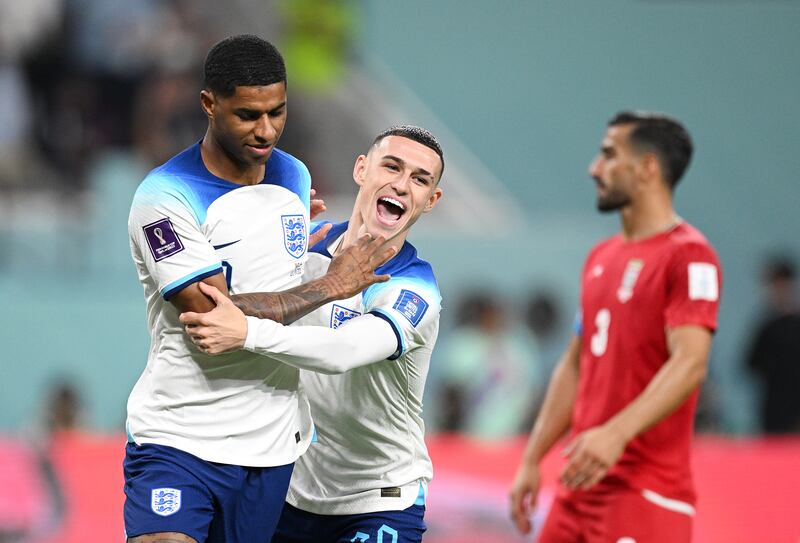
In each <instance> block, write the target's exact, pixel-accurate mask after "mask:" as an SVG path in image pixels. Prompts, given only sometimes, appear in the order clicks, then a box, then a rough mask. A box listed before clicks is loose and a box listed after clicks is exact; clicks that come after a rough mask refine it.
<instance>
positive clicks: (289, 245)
mask: <svg viewBox="0 0 800 543" xmlns="http://www.w3.org/2000/svg"><path fill="white" fill-rule="evenodd" d="M281 222H282V223H283V245H284V246H285V247H286V251H288V253H289V254H290V255H292V256H293V257H295V258H300V257H301V256H303V255H304V254H306V246H307V244H308V234H307V232H306V219H305V217H303V216H302V215H281Z"/></svg>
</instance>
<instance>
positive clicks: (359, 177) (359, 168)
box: [353, 155, 367, 187]
mask: <svg viewBox="0 0 800 543" xmlns="http://www.w3.org/2000/svg"><path fill="white" fill-rule="evenodd" d="M366 172H367V157H366V155H358V158H357V159H356V164H355V166H353V181H355V182H356V185H358V186H359V187H361V186H363V185H364V179H365V176H366Z"/></svg>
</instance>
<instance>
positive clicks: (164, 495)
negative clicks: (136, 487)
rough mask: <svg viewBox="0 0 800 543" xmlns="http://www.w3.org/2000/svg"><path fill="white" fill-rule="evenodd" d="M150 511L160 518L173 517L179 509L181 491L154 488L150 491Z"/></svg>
mask: <svg viewBox="0 0 800 543" xmlns="http://www.w3.org/2000/svg"><path fill="white" fill-rule="evenodd" d="M150 509H152V510H153V513H155V514H156V515H161V516H162V517H168V516H170V515H174V514H175V513H177V512H178V511H180V509H181V491H180V490H178V489H177V488H154V489H153V490H152V491H150Z"/></svg>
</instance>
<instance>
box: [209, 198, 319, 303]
mask: <svg viewBox="0 0 800 543" xmlns="http://www.w3.org/2000/svg"><path fill="white" fill-rule="evenodd" d="M203 230H204V233H205V235H206V237H207V239H208V240H209V242H210V243H211V245H212V246H213V247H214V250H215V252H216V255H217V256H218V257H219V259H220V260H221V261H222V266H223V270H224V271H225V276H226V279H227V280H228V286H229V288H230V289H231V291H232V292H234V293H238V292H252V291H254V290H263V289H267V290H281V289H283V288H289V287H291V286H295V285H296V284H298V283H299V282H300V277H301V276H302V273H303V265H304V263H305V261H306V251H307V248H308V213H307V211H306V209H305V206H304V205H303V204H302V202H300V200H299V198H297V197H296V196H295V195H294V194H293V193H291V192H289V191H286V190H284V189H282V188H280V187H273V186H257V187H247V188H245V189H239V190H236V191H233V192H231V193H229V194H226V195H225V196H223V197H222V198H220V199H218V200H216V201H215V202H214V203H213V204H212V205H211V206H209V208H208V213H207V217H206V222H205V223H204V226H203Z"/></svg>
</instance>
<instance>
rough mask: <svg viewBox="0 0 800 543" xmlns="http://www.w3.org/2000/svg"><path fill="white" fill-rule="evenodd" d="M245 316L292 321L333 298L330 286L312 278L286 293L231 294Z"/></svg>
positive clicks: (282, 321)
mask: <svg viewBox="0 0 800 543" xmlns="http://www.w3.org/2000/svg"><path fill="white" fill-rule="evenodd" d="M231 299H232V300H233V303H234V304H236V307H238V308H239V309H241V310H242V312H243V313H244V314H245V315H249V316H251V317H258V318H259V319H270V320H273V321H276V322H280V323H282V324H291V323H293V322H294V321H296V320H297V319H299V318H300V317H302V316H304V315H307V314H309V313H311V312H312V311H314V310H315V309H317V308H318V307H321V306H323V305H324V304H326V303H327V302H329V301H331V299H332V298H331V296H330V292H329V289H328V288H327V287H326V285H325V284H324V283H322V282H319V281H311V282H309V283H305V284H303V285H299V286H297V287H295V288H292V289H289V290H286V291H283V292H253V293H248V294H235V295H233V296H231Z"/></svg>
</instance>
